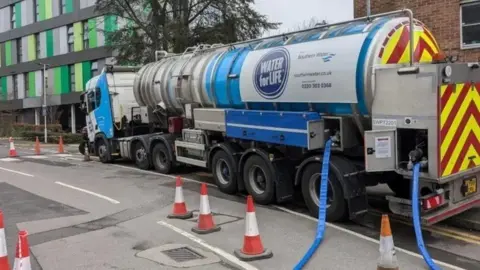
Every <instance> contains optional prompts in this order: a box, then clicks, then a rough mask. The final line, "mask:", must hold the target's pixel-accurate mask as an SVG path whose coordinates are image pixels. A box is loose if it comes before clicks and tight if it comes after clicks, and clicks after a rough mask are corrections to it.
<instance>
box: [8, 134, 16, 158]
mask: <svg viewBox="0 0 480 270" xmlns="http://www.w3.org/2000/svg"><path fill="white" fill-rule="evenodd" d="M8 141H9V142H10V151H9V152H8V156H9V157H17V156H18V154H17V150H15V144H14V143H13V138H12V137H10V139H8Z"/></svg>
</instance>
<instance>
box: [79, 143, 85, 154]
mask: <svg viewBox="0 0 480 270" xmlns="http://www.w3.org/2000/svg"><path fill="white" fill-rule="evenodd" d="M85 145H86V143H85V141H83V142H81V143H80V144H79V145H78V152H80V154H82V155H85Z"/></svg>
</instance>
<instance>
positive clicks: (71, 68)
mask: <svg viewBox="0 0 480 270" xmlns="http://www.w3.org/2000/svg"><path fill="white" fill-rule="evenodd" d="M68 72H69V73H70V92H75V66H74V65H70V66H68Z"/></svg>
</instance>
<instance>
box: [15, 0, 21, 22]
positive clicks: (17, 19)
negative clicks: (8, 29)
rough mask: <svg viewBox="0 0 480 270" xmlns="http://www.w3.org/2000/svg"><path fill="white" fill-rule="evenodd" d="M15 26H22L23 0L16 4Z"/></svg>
mask: <svg viewBox="0 0 480 270" xmlns="http://www.w3.org/2000/svg"><path fill="white" fill-rule="evenodd" d="M14 8H15V28H19V27H22V2H18V3H16V4H15V7H14Z"/></svg>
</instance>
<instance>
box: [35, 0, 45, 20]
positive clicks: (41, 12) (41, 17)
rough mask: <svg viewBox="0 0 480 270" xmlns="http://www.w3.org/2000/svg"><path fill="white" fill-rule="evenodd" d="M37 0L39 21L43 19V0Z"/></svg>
mask: <svg viewBox="0 0 480 270" xmlns="http://www.w3.org/2000/svg"><path fill="white" fill-rule="evenodd" d="M37 1H38V13H39V16H40V21H43V20H45V0H37Z"/></svg>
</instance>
